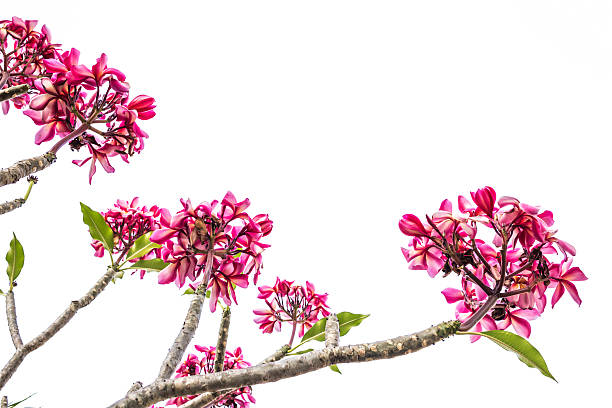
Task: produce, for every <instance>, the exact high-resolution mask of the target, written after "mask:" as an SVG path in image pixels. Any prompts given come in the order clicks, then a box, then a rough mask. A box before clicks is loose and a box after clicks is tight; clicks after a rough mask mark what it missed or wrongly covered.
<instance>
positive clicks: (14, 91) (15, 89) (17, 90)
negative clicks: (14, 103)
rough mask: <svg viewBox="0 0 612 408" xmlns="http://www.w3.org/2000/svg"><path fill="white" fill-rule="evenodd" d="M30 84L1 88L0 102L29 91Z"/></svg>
mask: <svg viewBox="0 0 612 408" xmlns="http://www.w3.org/2000/svg"><path fill="white" fill-rule="evenodd" d="M29 89H30V86H29V85H28V84H21V85H15V86H11V87H8V88H4V89H2V90H0V102H3V101H8V100H9V99H13V98H15V97H17V96H19V95H23V94H24V93H26V92H28V90H29Z"/></svg>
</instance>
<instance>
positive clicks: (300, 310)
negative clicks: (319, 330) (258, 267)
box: [253, 277, 330, 344]
mask: <svg viewBox="0 0 612 408" xmlns="http://www.w3.org/2000/svg"><path fill="white" fill-rule="evenodd" d="M257 289H258V290H259V295H258V296H257V297H258V298H259V299H263V300H264V301H265V303H266V306H267V308H266V309H257V310H254V311H253V313H255V314H256V315H257V316H259V317H257V318H255V319H254V321H255V323H257V324H259V328H260V329H261V330H262V331H263V332H264V333H272V331H273V330H277V331H280V329H281V326H282V323H289V324H290V325H291V326H292V328H293V329H292V332H291V338H290V340H289V344H292V342H293V339H294V337H295V334H296V332H297V333H298V335H299V336H300V337H302V336H303V335H304V332H305V331H306V330H308V329H310V328H311V327H312V325H313V324H314V323H316V322H317V321H318V320H319V319H320V318H322V317H327V316H329V315H330V312H329V306H327V303H326V302H327V293H324V294H317V293H315V287H314V285H313V284H312V283H310V282H308V281H306V285H305V286H300V285H294V284H293V281H287V280H281V279H280V278H278V277H277V278H276V283H275V284H274V286H260V287H259V288H257Z"/></svg>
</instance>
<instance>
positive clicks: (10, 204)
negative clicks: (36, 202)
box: [0, 198, 25, 215]
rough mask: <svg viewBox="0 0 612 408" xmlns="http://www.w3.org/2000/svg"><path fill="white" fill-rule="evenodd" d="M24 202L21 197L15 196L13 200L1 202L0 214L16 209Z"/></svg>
mask: <svg viewBox="0 0 612 408" xmlns="http://www.w3.org/2000/svg"><path fill="white" fill-rule="evenodd" d="M24 204H25V200H24V199H23V198H16V199H14V200H11V201H7V202H5V203H2V204H0V215H2V214H6V213H7V212H11V211H13V210H16V209H18V208H19V207H21V206H22V205H24Z"/></svg>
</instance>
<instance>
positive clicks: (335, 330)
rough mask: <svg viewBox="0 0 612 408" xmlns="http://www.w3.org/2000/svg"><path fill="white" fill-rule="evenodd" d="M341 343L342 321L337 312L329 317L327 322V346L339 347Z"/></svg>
mask: <svg viewBox="0 0 612 408" xmlns="http://www.w3.org/2000/svg"><path fill="white" fill-rule="evenodd" d="M339 343H340V322H339V321H338V316H336V314H335V313H333V314H331V315H330V316H328V317H327V322H326V323H325V347H326V348H329V347H338V344H339Z"/></svg>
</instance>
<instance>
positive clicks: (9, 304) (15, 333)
mask: <svg viewBox="0 0 612 408" xmlns="http://www.w3.org/2000/svg"><path fill="white" fill-rule="evenodd" d="M6 320H7V321H8V328H9V332H10V333H11V339H12V340H13V345H14V346H15V348H16V349H19V348H20V347H22V346H23V341H22V340H21V335H20V334H19V326H18V325H17V310H16V308H15V293H14V292H13V291H10V292H8V293H7V294H6Z"/></svg>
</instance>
